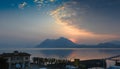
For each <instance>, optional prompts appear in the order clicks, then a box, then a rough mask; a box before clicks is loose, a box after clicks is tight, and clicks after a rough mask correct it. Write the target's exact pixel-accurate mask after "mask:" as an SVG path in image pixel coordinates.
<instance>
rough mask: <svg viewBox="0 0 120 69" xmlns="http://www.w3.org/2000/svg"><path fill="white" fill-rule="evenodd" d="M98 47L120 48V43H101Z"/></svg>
mask: <svg viewBox="0 0 120 69" xmlns="http://www.w3.org/2000/svg"><path fill="white" fill-rule="evenodd" d="M97 47H100V48H120V41H117V40H115V41H110V42H104V43H99V44H98V45H97Z"/></svg>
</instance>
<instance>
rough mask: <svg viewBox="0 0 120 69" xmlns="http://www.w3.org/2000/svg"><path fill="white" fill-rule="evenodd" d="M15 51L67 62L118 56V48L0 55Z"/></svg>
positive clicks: (11, 50)
mask: <svg viewBox="0 0 120 69" xmlns="http://www.w3.org/2000/svg"><path fill="white" fill-rule="evenodd" d="M15 50H18V51H20V52H27V53H30V54H31V58H32V57H50V58H58V59H59V58H60V59H69V60H73V59H75V58H78V59H80V60H88V59H104V58H108V57H111V56H116V55H120V48H16V49H14V48H11V49H0V54H2V53H9V52H13V51H15ZM113 64H114V62H112V61H108V66H111V65H113Z"/></svg>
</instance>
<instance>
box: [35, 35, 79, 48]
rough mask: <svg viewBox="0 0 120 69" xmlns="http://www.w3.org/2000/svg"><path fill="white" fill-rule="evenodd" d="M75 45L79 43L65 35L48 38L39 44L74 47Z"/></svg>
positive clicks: (41, 46) (44, 46) (51, 46)
mask: <svg viewBox="0 0 120 69" xmlns="http://www.w3.org/2000/svg"><path fill="white" fill-rule="evenodd" d="M75 46H77V44H75V43H73V42H72V41H70V40H69V39H67V38H64V37H60V38H58V39H46V40H44V41H43V42H42V43H41V44H39V45H37V47H38V48H73V47H75Z"/></svg>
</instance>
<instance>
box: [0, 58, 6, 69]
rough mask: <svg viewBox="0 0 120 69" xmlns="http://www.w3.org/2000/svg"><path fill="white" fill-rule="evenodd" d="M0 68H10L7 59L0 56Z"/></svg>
mask: <svg viewBox="0 0 120 69" xmlns="http://www.w3.org/2000/svg"><path fill="white" fill-rule="evenodd" d="M0 69H8V63H7V60H6V59H4V58H3V57H1V56H0Z"/></svg>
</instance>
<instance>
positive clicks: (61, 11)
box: [50, 0, 120, 42]
mask: <svg viewBox="0 0 120 69" xmlns="http://www.w3.org/2000/svg"><path fill="white" fill-rule="evenodd" d="M89 9H90V6H88V5H84V4H81V3H80V2H79V0H71V1H69V2H66V3H64V4H63V5H62V6H60V7H58V8H57V9H55V10H53V11H51V14H50V15H51V16H52V17H53V18H54V19H55V21H56V23H58V24H60V25H61V26H62V28H63V31H64V33H65V34H66V35H67V37H70V38H75V39H82V40H85V41H86V40H88V39H91V40H94V41H93V42H95V41H96V40H98V41H103V40H109V39H116V38H120V37H119V36H118V35H114V34H98V33H95V32H93V31H89V30H88V29H86V28H84V27H82V25H83V24H84V22H83V18H84V16H86V14H88V13H89ZM94 26H95V25H94ZM96 29H97V28H96ZM91 40H89V41H91Z"/></svg>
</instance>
